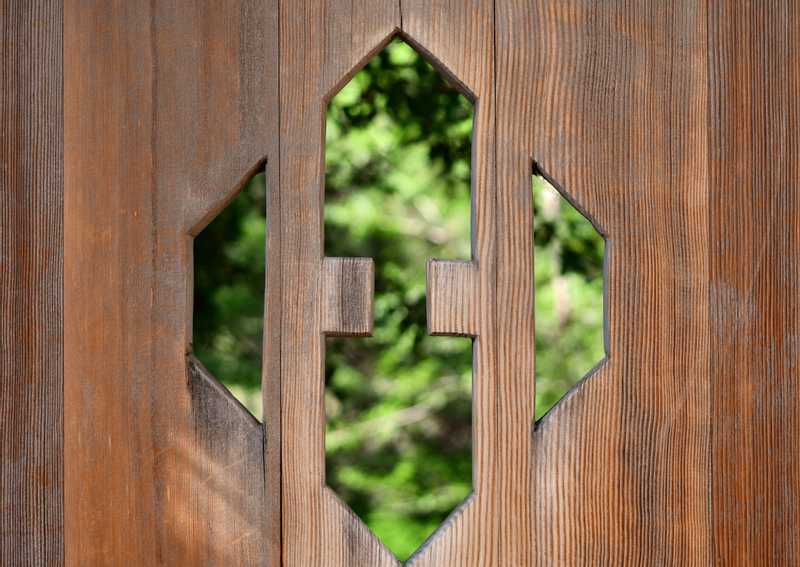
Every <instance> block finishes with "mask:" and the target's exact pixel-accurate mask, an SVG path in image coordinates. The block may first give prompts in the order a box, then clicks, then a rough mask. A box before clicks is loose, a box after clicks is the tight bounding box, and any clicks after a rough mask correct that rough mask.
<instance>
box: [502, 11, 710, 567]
mask: <svg viewBox="0 0 800 567" xmlns="http://www.w3.org/2000/svg"><path fill="white" fill-rule="evenodd" d="M497 20H498V22H497V23H498V37H497V45H498V53H497V60H498V69H497V75H498V81H497V98H498V103H497V104H498V106H497V115H498V125H497V128H498V135H497V138H498V143H497V148H498V158H497V159H498V165H497V167H498V203H500V205H499V208H500V212H499V216H498V219H499V220H498V237H497V242H498V247H499V250H498V265H499V266H500V270H501V271H500V275H499V276H498V282H499V285H498V295H499V306H498V321H500V320H507V319H508V318H509V317H514V316H515V313H518V312H519V311H521V309H520V302H521V301H522V300H521V297H522V296H523V294H529V293H530V291H529V290H530V289H531V288H532V286H533V283H532V280H531V277H530V272H531V269H530V261H531V251H530V244H529V243H530V239H531V228H532V224H531V222H532V220H531V218H530V216H531V207H530V205H527V206H525V207H521V206H516V207H514V206H512V203H521V202H524V201H529V199H530V197H529V195H530V191H531V189H530V187H531V179H530V175H531V162H532V161H535V162H537V163H538V164H539V165H540V166H541V169H542V170H543V171H545V172H546V173H547V174H548V175H549V177H551V178H552V179H554V180H555V182H556V183H558V184H559V185H560V186H561V188H563V189H564V191H565V192H566V193H568V194H569V195H570V196H571V197H572V198H574V199H575V201H576V202H577V203H578V204H579V205H581V206H582V207H583V208H584V209H585V210H586V211H587V212H588V214H589V215H590V216H591V217H593V218H594V219H595V221H597V222H598V224H599V225H600V226H601V227H602V228H603V229H604V231H605V232H606V233H607V235H608V243H607V246H608V248H609V250H608V252H609V256H608V259H607V282H606V285H607V301H608V312H607V318H608V323H607V324H608V329H607V331H608V345H609V348H610V351H609V358H608V360H607V361H606V363H605V364H604V365H603V366H602V367H601V368H600V369H599V370H598V371H597V372H595V373H594V374H593V375H592V376H590V377H589V378H588V379H587V380H586V381H585V382H584V383H583V384H582V385H581V387H579V388H578V389H577V390H574V391H573V392H572V393H571V394H570V395H569V396H568V397H567V399H565V400H563V401H562V403H561V404H560V405H558V406H557V407H556V408H555V409H554V411H552V412H551V413H550V414H549V415H548V416H547V417H546V418H545V419H544V421H543V422H542V423H541V424H540V425H539V426H538V427H537V430H536V432H535V435H534V441H535V448H534V454H535V473H534V474H535V497H534V507H535V537H534V538H533V539H534V542H535V547H536V549H535V556H536V563H537V564H540V565H606V564H608V565H623V564H643V565H708V564H709V563H710V562H711V534H710V512H709V506H710V502H709V500H708V487H709V483H710V478H709V468H710V459H709V453H708V447H709V440H710V437H709V415H708V408H709V404H710V397H709V385H708V379H707V376H708V364H709V347H708V342H709V330H710V327H709V320H708V319H709V313H708V292H709V289H708V245H707V238H708V221H707V200H708V194H707V189H706V188H707V183H708V172H707V131H706V128H707V127H708V122H707V119H706V116H707V115H706V104H707V96H706V93H707V89H706V66H705V57H706V44H705V23H706V20H705V8H704V5H703V4H702V3H695V2H688V1H685V2H684V1H675V2H648V1H641V2H591V1H583V0H568V1H565V2H549V1H537V2H522V1H516V0H498V2H497ZM522 77H525V79H524V80H523V79H522ZM512 196H515V197H516V199H517V200H514V199H512V198H511V197H512ZM525 248H527V250H525ZM509 266H517V267H518V268H516V269H515V270H516V271H515V272H513V273H507V276H506V275H504V272H503V270H504V269H507V268H508V267H509ZM523 266H524V268H523ZM526 297H527V295H526ZM516 316H517V317H519V318H521V317H522V315H519V314H518V315H516ZM523 324H524V326H523ZM529 325H530V323H529V322H528V321H527V320H523V319H520V320H519V323H518V324H514V325H511V326H509V327H507V328H506V330H505V332H504V334H503V335H502V336H501V342H500V343H499V347H498V351H499V352H504V353H513V355H514V356H519V357H520V358H522V355H521V353H524V352H526V351H525V349H529V348H530V345H532V344H533V341H532V339H531V338H530V333H529V329H530V327H529ZM530 362H531V361H530V360H529V359H527V358H525V359H523V360H520V361H519V362H518V364H520V365H522V364H524V365H525V366H526V367H528V368H526V369H525V372H527V373H528V375H529V376H530V379H533V372H532V368H530ZM510 363H511V362H509V364H510ZM522 370H523V369H522V368H520V371H522ZM575 378H577V377H575Z"/></svg>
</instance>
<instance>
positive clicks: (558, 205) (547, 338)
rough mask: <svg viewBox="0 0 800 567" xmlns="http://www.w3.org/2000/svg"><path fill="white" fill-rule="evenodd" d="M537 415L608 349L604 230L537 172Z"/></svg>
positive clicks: (534, 187) (549, 406) (551, 406)
mask: <svg viewBox="0 0 800 567" xmlns="http://www.w3.org/2000/svg"><path fill="white" fill-rule="evenodd" d="M533 203H534V280H535V289H536V293H535V310H536V311H535V319H536V418H537V419H540V418H541V417H543V416H544V415H545V414H546V413H547V412H549V411H550V410H551V409H552V408H553V407H554V406H555V405H556V404H557V403H558V402H559V401H560V400H561V399H562V398H563V397H564V396H565V395H566V394H567V393H568V392H569V391H570V390H571V389H572V388H573V387H574V386H575V385H576V384H578V383H579V382H580V381H581V379H582V377H584V376H586V375H587V373H588V372H589V371H590V370H591V369H592V368H593V367H596V366H597V365H598V363H599V362H600V361H602V360H603V358H604V356H605V354H606V346H605V338H604V321H605V313H604V289H603V285H604V256H605V239H604V236H603V234H602V232H601V231H600V230H599V229H598V228H597V227H596V226H595V225H594V224H593V223H592V222H591V221H590V220H589V219H588V218H587V217H586V216H585V215H584V214H583V213H582V212H581V211H580V210H579V209H578V208H576V206H575V205H574V204H573V203H574V201H573V200H572V199H571V198H569V197H567V196H566V194H565V193H563V190H559V189H556V187H555V186H554V185H553V184H552V183H551V182H549V181H548V180H547V179H546V178H545V177H544V176H542V175H539V174H536V175H534V177H533Z"/></svg>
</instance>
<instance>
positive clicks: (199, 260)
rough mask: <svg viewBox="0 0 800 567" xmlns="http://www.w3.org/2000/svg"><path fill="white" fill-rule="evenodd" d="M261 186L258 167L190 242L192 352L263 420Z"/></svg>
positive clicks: (263, 228) (263, 193)
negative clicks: (192, 280)
mask: <svg viewBox="0 0 800 567" xmlns="http://www.w3.org/2000/svg"><path fill="white" fill-rule="evenodd" d="M266 198H267V195H266V182H265V173H264V170H263V168H261V169H260V170H259V171H257V172H256V174H255V175H253V176H252V177H251V178H250V179H249V180H248V181H247V182H246V183H245V184H244V186H243V188H242V190H241V191H240V192H239V193H238V194H237V195H236V196H235V197H234V198H233V199H232V200H231V201H230V202H229V203H228V204H227V205H226V206H225V207H224V208H223V209H222V210H221V211H220V212H219V213H218V214H217V215H216V216H215V217H214V218H213V219H212V220H211V222H209V223H208V225H206V226H205V228H203V230H202V231H200V233H199V234H197V236H195V238H194V253H193V257H194V266H193V270H194V293H193V302H194V303H193V312H192V353H193V355H194V357H195V358H196V359H197V360H199V361H200V362H201V363H202V364H203V366H205V367H206V369H207V370H208V371H209V372H210V374H212V375H213V376H214V377H216V378H217V380H218V381H219V382H220V383H221V384H222V385H223V386H225V387H226V388H227V389H228V390H229V391H230V392H231V394H233V396H234V397H235V398H236V399H237V400H238V401H239V402H240V403H241V404H242V405H243V406H244V407H245V408H246V409H247V410H248V411H249V412H250V413H251V414H253V416H254V417H256V419H258V420H261V419H262V397H261V364H262V342H263V341H262V337H263V333H264V285H265V269H266V262H265V253H266V226H267V224H266Z"/></svg>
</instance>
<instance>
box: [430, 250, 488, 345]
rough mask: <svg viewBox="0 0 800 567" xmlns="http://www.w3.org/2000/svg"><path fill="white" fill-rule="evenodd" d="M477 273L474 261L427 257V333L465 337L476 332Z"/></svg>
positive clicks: (477, 325)
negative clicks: (430, 258) (429, 258)
mask: <svg viewBox="0 0 800 567" xmlns="http://www.w3.org/2000/svg"><path fill="white" fill-rule="evenodd" d="M478 277H479V273H478V269H477V267H476V266H475V263H474V262H464V261H453V260H449V261H448V260H429V261H428V271H427V281H426V294H427V308H428V333H430V334H431V335H458V336H466V337H474V336H476V335H477V334H478V329H480V322H479V320H478V317H479V312H480V310H479V306H480V296H479V294H478Z"/></svg>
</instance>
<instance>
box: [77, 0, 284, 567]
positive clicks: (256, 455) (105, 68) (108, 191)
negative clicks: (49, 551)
mask: <svg viewBox="0 0 800 567" xmlns="http://www.w3.org/2000/svg"><path fill="white" fill-rule="evenodd" d="M65 29H66V30H69V31H68V33H66V34H65V81H64V97H65V132H66V136H65V178H66V182H65V193H66V196H65V265H66V270H65V289H64V294H65V305H67V306H68V307H67V308H66V310H65V337H66V338H65V352H66V354H65V399H66V402H65V408H66V411H65V446H66V453H67V454H68V455H69V456H68V458H67V462H66V463H65V509H66V517H67V526H66V544H65V545H66V559H67V563H69V564H71V565H78V564H81V565H83V564H111V565H117V564H119V565H264V564H271V565H277V564H278V561H279V557H278V555H279V545H280V535H279V525H278V523H277V518H278V513H279V508H278V502H277V499H278V496H279V484H278V482H277V481H276V480H275V479H278V478H279V470H278V469H277V461H276V458H277V457H278V456H279V454H278V452H277V448H278V447H279V431H278V430H277V428H276V429H272V427H271V424H274V423H275V420H276V419H277V418H278V414H279V411H278V410H277V408H276V406H277V405H278V403H279V398H278V395H277V393H275V392H274V391H272V390H270V386H274V385H275V382H276V381H275V380H273V381H271V382H270V380H269V377H270V376H274V374H272V373H271V370H270V368H275V367H276V365H275V363H274V361H272V360H271V359H270V360H269V361H265V376H266V377H267V378H266V380H265V381H266V382H267V386H268V387H267V388H265V390H269V391H270V395H267V394H266V393H265V397H267V403H266V404H265V411H266V415H267V420H266V423H267V427H268V428H269V430H268V431H267V435H266V440H265V435H264V430H263V429H262V427H261V425H260V424H258V423H257V422H255V420H253V419H252V417H250V416H248V415H247V414H246V413H245V412H244V411H243V409H242V408H241V406H239V404H237V403H235V402H234V401H233V400H232V398H231V397H230V396H229V395H228V394H227V393H226V392H225V391H224V390H222V389H221V388H220V387H219V386H218V385H216V383H215V382H214V381H213V380H212V379H211V378H209V377H208V376H207V375H205V374H204V373H203V372H200V371H196V367H195V366H193V365H191V364H188V363H187V350H188V348H189V346H190V343H191V335H190V329H191V324H190V323H191V309H192V303H191V288H192V277H191V276H192V270H191V266H192V246H191V242H192V241H191V235H193V234H196V233H197V232H198V231H199V230H200V229H201V228H202V226H204V224H205V223H206V222H207V221H208V220H210V219H211V218H212V217H213V216H214V215H215V214H216V213H217V212H219V211H220V210H221V209H222V208H223V207H224V205H225V204H226V203H227V202H228V201H229V200H230V199H231V198H232V197H233V196H234V195H235V194H236V192H237V191H238V190H239V189H240V188H241V187H242V186H243V185H244V183H245V182H246V181H247V179H248V178H249V177H250V175H252V173H253V172H255V171H256V169H257V168H259V167H262V166H263V163H264V161H265V159H266V160H267V161H269V158H270V157H271V156H275V155H277V148H276V143H277V133H276V127H277V116H276V113H275V112H274V109H275V108H276V107H277V19H276V9H275V6H270V5H269V3H268V2H263V1H261V0H242V1H240V2H228V3H224V4H223V3H218V2H190V1H188V0H186V1H181V2H159V3H146V4H143V3H135V2H134V3H121V4H107V3H104V4H96V3H91V2H82V1H80V0H72V1H70V2H67V3H66V16H65ZM275 163H277V160H276V161H275ZM270 164H272V162H270ZM268 177H269V180H270V181H269V182H270V184H272V183H273V182H274V180H275V179H276V178H277V169H276V168H275V167H273V166H270V168H269V171H268ZM271 275H272V274H271ZM274 304H275V303H274V302H273V303H272V304H271V305H273V307H274ZM265 336H266V339H265V343H267V344H268V345H269V344H275V342H274V340H273V339H274V337H275V333H274V331H271V330H268V331H267V333H265ZM267 356H270V354H267ZM188 362H191V359H189V361H188ZM187 364H188V365H187ZM271 365H272V366H271ZM193 368H194V371H193V370H192V369H193ZM273 443H274V444H273ZM265 444H266V446H267V450H266V462H265V460H264V459H265V452H264V448H265ZM270 449H271V451H270ZM266 477H269V479H270V481H269V482H265V478H266Z"/></svg>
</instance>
